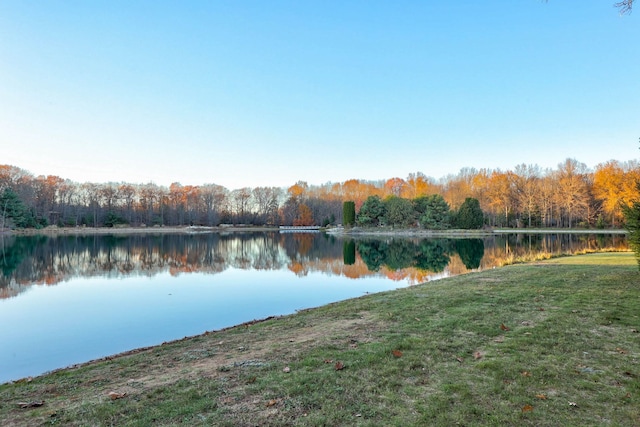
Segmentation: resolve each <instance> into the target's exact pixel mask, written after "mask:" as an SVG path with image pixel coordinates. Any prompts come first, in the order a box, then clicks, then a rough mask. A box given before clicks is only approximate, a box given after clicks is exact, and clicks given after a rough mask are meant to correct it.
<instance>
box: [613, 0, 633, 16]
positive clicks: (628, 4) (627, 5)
mask: <svg viewBox="0 0 640 427" xmlns="http://www.w3.org/2000/svg"><path fill="white" fill-rule="evenodd" d="M613 6H614V7H617V8H618V10H620V14H621V15H628V14H630V13H631V9H632V8H633V0H623V1H619V2H617V3H615V4H614V5H613Z"/></svg>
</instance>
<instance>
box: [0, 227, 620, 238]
mask: <svg viewBox="0 0 640 427" xmlns="http://www.w3.org/2000/svg"><path fill="white" fill-rule="evenodd" d="M272 231H280V229H279V227H277V226H264V227H262V226H231V225H230V226H216V227H208V226H167V227H113V228H110V227H57V226H49V227H45V228H41V229H21V230H3V231H2V232H0V234H4V235H17V236H25V235H26V236H32V235H34V236H35V235H47V236H57V235H91V234H171V233H174V234H178V233H182V234H200V233H243V232H272ZM320 231H321V232H325V233H327V234H331V235H338V236H354V237H355V236H398V237H450V238H456V237H457V238H473V237H488V236H495V235H501V234H620V235H622V234H627V231H626V230H624V229H575V228H573V229H562V228H553V229H551V228H494V229H480V230H463V229H449V230H424V229H413V228H409V229H386V228H360V227H354V228H351V229H344V228H342V227H334V228H327V229H321V230H320Z"/></svg>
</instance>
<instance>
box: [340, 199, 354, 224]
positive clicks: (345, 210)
mask: <svg viewBox="0 0 640 427" xmlns="http://www.w3.org/2000/svg"><path fill="white" fill-rule="evenodd" d="M355 222H356V203H355V202H353V201H346V202H344V203H343V204H342V223H343V224H344V226H345V227H352V226H353V224H355Z"/></svg>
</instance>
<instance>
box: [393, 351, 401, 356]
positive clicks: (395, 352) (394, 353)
mask: <svg viewBox="0 0 640 427" xmlns="http://www.w3.org/2000/svg"><path fill="white" fill-rule="evenodd" d="M391 353H393V357H402V352H401V351H400V350H393V351H392V352H391Z"/></svg>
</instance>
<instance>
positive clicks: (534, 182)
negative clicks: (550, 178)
mask: <svg viewBox="0 0 640 427" xmlns="http://www.w3.org/2000/svg"><path fill="white" fill-rule="evenodd" d="M513 191H514V198H515V201H516V203H517V205H518V207H519V211H520V212H521V213H522V214H524V218H525V219H526V221H527V226H528V227H529V228H531V226H532V225H534V216H535V214H534V213H535V209H536V198H537V197H538V194H539V191H540V167H538V166H534V165H525V164H521V165H518V166H516V169H515V174H514V188H513Z"/></svg>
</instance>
